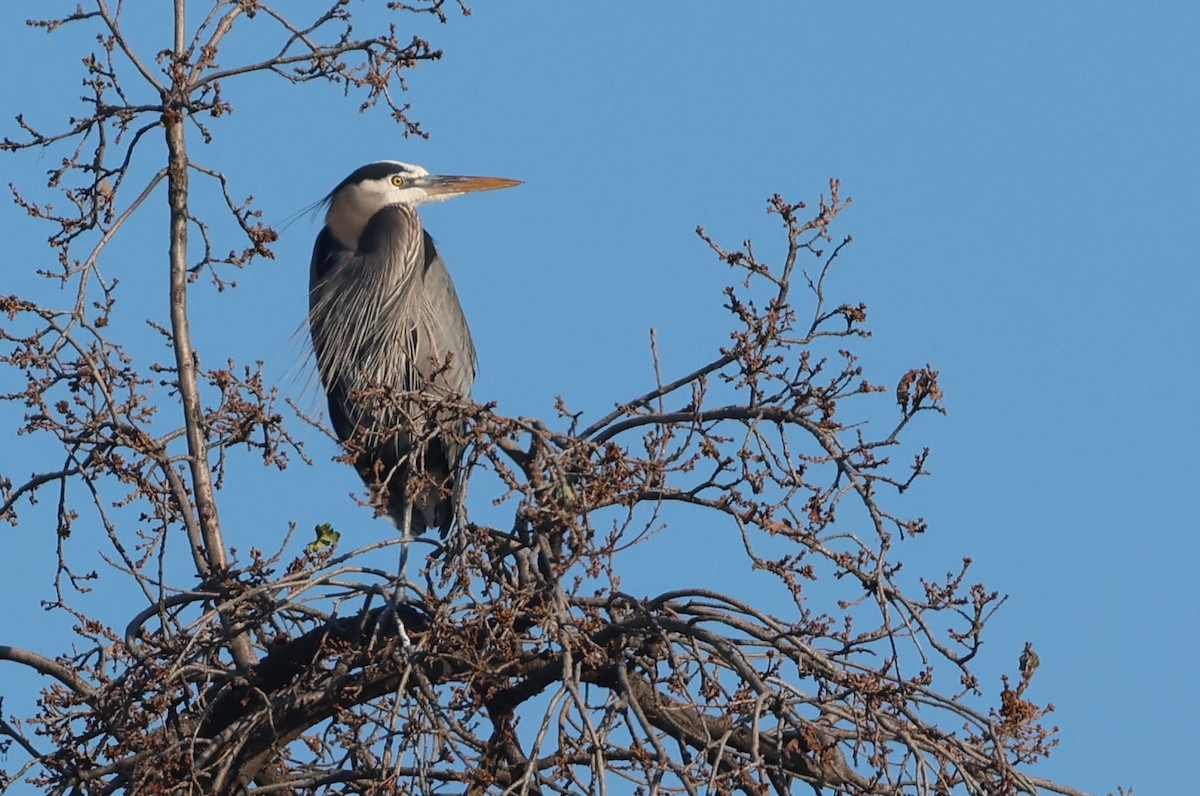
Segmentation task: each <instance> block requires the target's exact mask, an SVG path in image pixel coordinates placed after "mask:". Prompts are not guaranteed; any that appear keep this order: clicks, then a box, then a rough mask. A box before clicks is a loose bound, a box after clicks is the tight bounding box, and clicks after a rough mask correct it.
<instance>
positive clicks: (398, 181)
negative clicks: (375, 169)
mask: <svg viewBox="0 0 1200 796" xmlns="http://www.w3.org/2000/svg"><path fill="white" fill-rule="evenodd" d="M392 185H395V186H396V187H397V188H403V187H404V178H403V177H401V176H400V175H399V174H393V175H392Z"/></svg>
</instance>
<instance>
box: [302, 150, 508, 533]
mask: <svg viewBox="0 0 1200 796" xmlns="http://www.w3.org/2000/svg"><path fill="white" fill-rule="evenodd" d="M517 184H519V183H518V182H517V181H516V180H507V179H502V178H497V177H449V176H432V175H430V174H429V173H428V172H427V171H425V169H423V168H421V167H420V166H413V165H410V164H407V163H400V162H397V161H381V162H378V163H371V164H368V165H366V166H363V167H361V168H359V169H356V170H355V171H354V172H352V173H351V174H350V175H349V176H348V177H346V179H344V180H343V181H342V182H341V183H339V184H338V186H337V187H336V188H334V189H333V191H331V192H330V194H329V195H328V196H327V197H326V198H325V205H326V207H327V212H326V215H325V228H324V229H322V230H321V233H320V234H319V235H318V236H317V241H316V244H315V246H314V247H313V256H312V265H311V268H310V271H309V316H308V318H309V332H310V335H311V338H312V344H313V352H314V354H315V355H316V360H317V371H318V373H319V374H320V378H321V382H322V384H323V385H324V387H325V391H326V394H327V395H328V398H329V418H330V422H331V423H332V425H333V430H334V432H335V433H336V434H337V436H338V438H339V439H340V440H342V441H343V443H345V444H346V446H347V449H348V450H349V451H350V452H351V453H353V455H354V464H355V467H356V469H357V470H358V472H359V474H360V475H361V476H362V478H363V480H364V481H365V482H366V483H367V485H368V486H369V487H370V488H371V491H372V493H373V495H374V496H375V497H376V500H377V505H378V506H379V508H380V509H382V510H383V511H386V513H387V514H388V515H389V516H390V517H391V518H392V520H393V522H395V523H396V525H397V527H399V528H401V529H402V530H404V531H405V532H411V533H421V532H422V531H424V530H425V529H426V528H428V527H435V528H438V529H439V530H440V531H441V532H442V533H443V534H445V532H446V531H447V530H448V529H449V527H450V524H451V522H452V520H453V517H454V501H453V496H454V486H455V474H456V473H455V471H456V470H457V468H458V463H459V459H460V456H461V453H462V441H461V437H462V433H461V432H462V422H461V420H456V419H454V418H452V417H448V416H447V414H448V413H447V412H446V411H445V410H442V411H436V410H431V409H430V403H431V400H432V401H436V400H437V399H441V398H446V397H449V396H453V395H459V396H467V395H469V394H470V391H471V384H472V382H473V381H474V379H475V365H476V361H475V346H474V344H473V343H472V341H471V331H470V329H469V328H468V326H467V319H466V316H465V315H464V314H463V310H462V306H461V304H460V303H459V300H458V294H457V293H456V292H455V290H454V283H453V281H451V279H450V272H449V271H448V270H447V269H446V264H445V262H444V261H443V260H442V257H441V254H440V253H439V252H438V250H437V246H436V245H435V244H434V241H433V238H432V237H430V235H429V233H428V232H426V231H425V229H424V228H423V226H422V225H421V219H420V217H419V216H418V215H417V211H416V208H417V206H418V205H421V204H423V203H426V202H430V201H440V200H444V199H449V198H452V197H454V196H458V195H461V194H463V193H467V192H470V191H481V190H492V189H497V188H506V187H509V186H511V185H517ZM410 487H411V488H410ZM410 493H411V494H410Z"/></svg>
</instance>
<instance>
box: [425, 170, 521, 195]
mask: <svg viewBox="0 0 1200 796" xmlns="http://www.w3.org/2000/svg"><path fill="white" fill-rule="evenodd" d="M520 184H521V181H520V180H510V179H507V178H505V177H450V176H444V175H431V176H429V177H426V178H425V190H427V191H428V192H429V195H430V196H447V195H451V196H457V195H458V194H463V193H471V192H472V191H496V190H499V189H501V188H511V187H513V186H514V185H520Z"/></svg>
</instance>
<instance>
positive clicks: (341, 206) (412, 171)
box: [325, 160, 521, 245]
mask: <svg viewBox="0 0 1200 796" xmlns="http://www.w3.org/2000/svg"><path fill="white" fill-rule="evenodd" d="M520 184H521V181H520V180H509V179H505V178H504V177H459V176H451V175H435V174H430V173H429V172H428V171H426V170H425V169H424V168H422V167H420V166H415V165H413V164H411V163H401V162H400V161H398V160H381V161H378V162H375V163H368V164H367V165H365V166H360V167H358V168H357V169H355V170H354V171H352V172H351V173H350V175H349V176H347V177H346V179H344V180H342V181H341V182H340V183H338V185H337V187H336V188H334V189H333V190H332V191H330V193H329V195H328V196H326V197H325V204H326V205H327V207H328V210H327V212H326V214H325V223H326V224H327V225H328V226H329V227H330V228H331V229H332V230H333V232H334V234H335V235H336V236H337V237H338V238H339V239H341V240H342V241H343V243H345V244H346V245H350V244H351V242H352V241H356V240H357V238H358V235H359V233H361V231H362V230H363V228H364V227H365V226H366V224H367V222H368V221H369V220H370V219H371V216H373V215H375V213H377V212H378V211H379V210H380V209H382V208H384V207H387V206H388V205H395V204H403V205H409V206H411V207H416V206H418V205H422V204H426V203H429V202H441V201H444V200H446V199H453V198H454V197H455V196H461V195H463V194H465V193H471V192H473V191H494V190H497V189H499V188H510V187H512V186H514V185H520Z"/></svg>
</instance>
